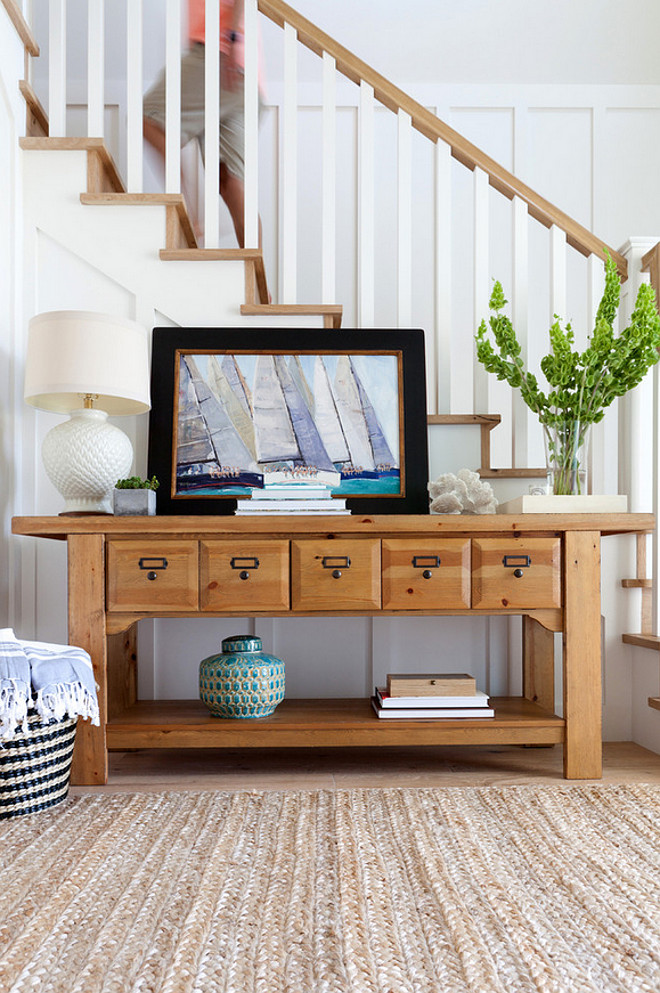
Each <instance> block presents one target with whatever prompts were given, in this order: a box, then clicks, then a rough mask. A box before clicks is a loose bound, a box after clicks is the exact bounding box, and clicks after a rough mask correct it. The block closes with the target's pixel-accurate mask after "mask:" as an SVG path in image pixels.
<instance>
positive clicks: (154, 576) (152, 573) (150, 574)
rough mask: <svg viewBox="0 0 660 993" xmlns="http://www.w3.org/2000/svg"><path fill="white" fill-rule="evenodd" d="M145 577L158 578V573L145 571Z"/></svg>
mask: <svg viewBox="0 0 660 993" xmlns="http://www.w3.org/2000/svg"><path fill="white" fill-rule="evenodd" d="M147 579H158V573H157V572H153V570H152V571H150V572H148V573H147Z"/></svg>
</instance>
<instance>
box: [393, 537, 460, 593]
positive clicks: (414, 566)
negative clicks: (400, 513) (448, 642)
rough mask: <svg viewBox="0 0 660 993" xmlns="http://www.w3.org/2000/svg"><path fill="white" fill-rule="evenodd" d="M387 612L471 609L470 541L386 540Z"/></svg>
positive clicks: (452, 539) (450, 539) (458, 539)
mask: <svg viewBox="0 0 660 993" xmlns="http://www.w3.org/2000/svg"><path fill="white" fill-rule="evenodd" d="M382 557H383V610H424V609H429V610H442V609H447V610H450V609H453V608H456V607H459V608H460V607H469V606H470V541H469V539H467V538H466V539H463V538H445V539H443V540H442V541H437V540H435V539H421V540H415V539H413V540H411V539H409V538H384V539H383V542H382Z"/></svg>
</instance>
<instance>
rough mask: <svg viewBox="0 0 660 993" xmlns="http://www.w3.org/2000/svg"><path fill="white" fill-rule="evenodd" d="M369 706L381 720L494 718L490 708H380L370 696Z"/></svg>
mask: <svg viewBox="0 0 660 993" xmlns="http://www.w3.org/2000/svg"><path fill="white" fill-rule="evenodd" d="M371 706H372V707H373V709H374V710H375V712H376V717H378V718H380V719H381V720H390V719H391V720H404V721H425V720H434V721H448V720H451V721H454V720H457V719H460V720H462V719H468V720H473V721H474V720H478V721H481V720H484V719H485V718H490V717H494V716H495V711H494V709H493V708H492V707H433V706H427V707H392V708H388V707H381V705H380V704H379V702H378V697H376V696H372V698H371Z"/></svg>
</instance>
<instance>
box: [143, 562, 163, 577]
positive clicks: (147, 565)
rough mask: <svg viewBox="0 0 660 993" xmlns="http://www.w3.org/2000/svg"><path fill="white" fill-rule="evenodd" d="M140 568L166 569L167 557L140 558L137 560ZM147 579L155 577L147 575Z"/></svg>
mask: <svg viewBox="0 0 660 993" xmlns="http://www.w3.org/2000/svg"><path fill="white" fill-rule="evenodd" d="M138 566H139V567H140V569H149V570H153V569H167V559H140V561H139V562H138ZM147 578H148V579H155V578H156V577H155V576H148V577H147Z"/></svg>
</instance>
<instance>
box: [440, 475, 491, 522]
mask: <svg viewBox="0 0 660 993" xmlns="http://www.w3.org/2000/svg"><path fill="white" fill-rule="evenodd" d="M428 491H429V496H430V498H431V513H432V514H494V513H495V510H496V508H497V500H496V499H495V494H494V493H493V487H492V486H491V485H490V483H484V482H482V480H481V479H480V478H479V473H478V472H472V470H471V469H461V470H460V471H459V472H458V474H457V475H456V476H455V475H454V473H453V472H445V473H444V474H443V475H442V476H438V478H437V479H435V480H433V481H432V482H430V483H429V484H428Z"/></svg>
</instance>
